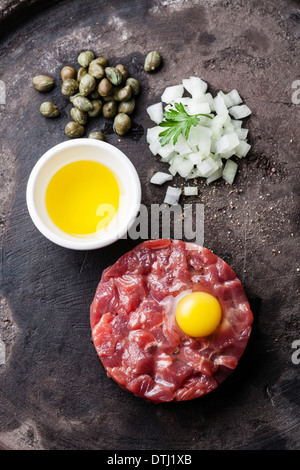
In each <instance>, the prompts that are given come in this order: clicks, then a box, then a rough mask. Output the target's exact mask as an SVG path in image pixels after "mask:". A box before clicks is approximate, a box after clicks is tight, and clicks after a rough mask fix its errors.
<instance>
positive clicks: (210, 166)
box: [197, 157, 218, 178]
mask: <svg viewBox="0 0 300 470" xmlns="http://www.w3.org/2000/svg"><path fill="white" fill-rule="evenodd" d="M197 169H198V172H199V176H202V177H203V178H207V177H208V176H210V175H212V174H213V173H214V172H215V171H216V170H217V169H218V164H217V163H216V162H215V161H214V160H213V159H212V158H211V157H208V158H206V159H205V160H203V161H202V162H201V163H200V164H199V165H197Z"/></svg>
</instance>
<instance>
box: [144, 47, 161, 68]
mask: <svg viewBox="0 0 300 470" xmlns="http://www.w3.org/2000/svg"><path fill="white" fill-rule="evenodd" d="M160 64H161V55H160V54H159V52H157V51H151V52H149V53H148V54H147V57H146V59H145V64H144V69H145V70H146V72H153V71H154V70H156V69H157V68H158V67H159V66H160Z"/></svg>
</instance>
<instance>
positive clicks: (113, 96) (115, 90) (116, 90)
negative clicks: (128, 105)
mask: <svg viewBox="0 0 300 470" xmlns="http://www.w3.org/2000/svg"><path fill="white" fill-rule="evenodd" d="M120 90H122V87H121V86H115V87H114V88H113V91H112V94H111V95H110V97H111V99H112V100H114V101H120V100H119V96H118V93H119V91H120Z"/></svg>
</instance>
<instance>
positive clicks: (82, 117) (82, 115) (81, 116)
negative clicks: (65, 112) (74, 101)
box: [70, 107, 88, 126]
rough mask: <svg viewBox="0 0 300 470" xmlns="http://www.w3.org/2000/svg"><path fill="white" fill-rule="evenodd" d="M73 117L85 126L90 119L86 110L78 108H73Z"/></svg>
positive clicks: (71, 112)
mask: <svg viewBox="0 0 300 470" xmlns="http://www.w3.org/2000/svg"><path fill="white" fill-rule="evenodd" d="M70 114H71V117H72V119H73V120H74V121H76V122H78V124H81V125H82V126H85V125H86V123H87V120H88V115H87V113H86V112H85V111H81V110H80V109H78V108H75V107H74V108H72V109H71V111H70Z"/></svg>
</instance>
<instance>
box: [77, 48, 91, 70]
mask: <svg viewBox="0 0 300 470" xmlns="http://www.w3.org/2000/svg"><path fill="white" fill-rule="evenodd" d="M94 58H95V56H94V54H93V52H92V51H84V52H81V53H80V54H79V56H78V58H77V60H78V63H79V64H80V65H81V67H88V66H89V65H90V63H91V62H92V60H94Z"/></svg>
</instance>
